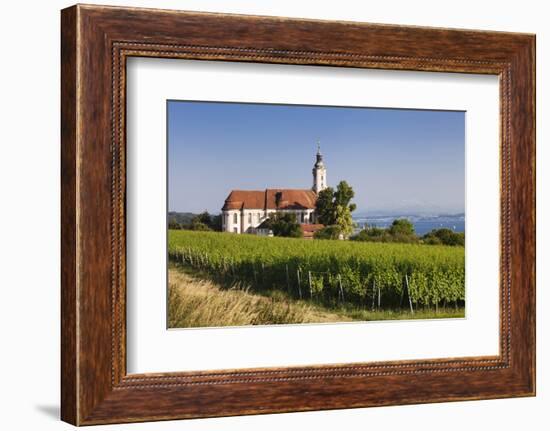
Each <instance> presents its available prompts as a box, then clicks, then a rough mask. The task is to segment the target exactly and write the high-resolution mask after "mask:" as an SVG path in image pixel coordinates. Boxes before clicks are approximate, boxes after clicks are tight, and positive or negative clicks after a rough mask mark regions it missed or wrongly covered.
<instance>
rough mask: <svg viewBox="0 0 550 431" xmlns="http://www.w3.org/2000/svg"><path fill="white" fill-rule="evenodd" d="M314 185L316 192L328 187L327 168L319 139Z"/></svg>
mask: <svg viewBox="0 0 550 431" xmlns="http://www.w3.org/2000/svg"><path fill="white" fill-rule="evenodd" d="M312 172H313V187H312V190H313V191H314V192H315V193H319V192H320V191H321V190H324V189H326V188H327V168H326V167H325V164H324V163H323V155H322V154H321V143H320V142H319V141H317V158H316V161H315V165H313V170H312Z"/></svg>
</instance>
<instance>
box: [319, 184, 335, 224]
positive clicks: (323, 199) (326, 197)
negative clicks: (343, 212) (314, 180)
mask: <svg viewBox="0 0 550 431" xmlns="http://www.w3.org/2000/svg"><path fill="white" fill-rule="evenodd" d="M333 202H334V189H333V188H332V187H327V188H326V189H324V190H321V191H320V192H319V194H318V195H317V201H316V204H315V213H316V214H317V221H318V222H319V223H321V224H324V225H325V226H330V225H333V224H334V221H335V218H336V217H335V215H334V204H333Z"/></svg>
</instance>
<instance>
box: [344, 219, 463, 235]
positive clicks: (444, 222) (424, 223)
mask: <svg viewBox="0 0 550 431" xmlns="http://www.w3.org/2000/svg"><path fill="white" fill-rule="evenodd" d="M397 218H406V219H408V220H410V221H411V222H412V224H413V226H414V230H415V232H416V234H417V235H424V234H426V233H428V232H430V231H431V230H433V229H442V228H447V229H451V230H453V231H455V232H464V231H465V220H464V216H463V215H457V216H430V217H426V216H362V217H353V220H354V221H355V223H357V225H358V228H359V229H362V228H363V226H364V225H365V223H366V224H368V225H369V226H376V227H380V228H383V229H385V228H387V227H389V226H391V224H392V222H393V221H394V220H395V219H397Z"/></svg>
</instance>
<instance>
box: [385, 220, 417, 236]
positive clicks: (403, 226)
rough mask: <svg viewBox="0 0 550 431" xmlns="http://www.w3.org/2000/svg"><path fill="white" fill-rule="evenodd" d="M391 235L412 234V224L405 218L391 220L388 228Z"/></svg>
mask: <svg viewBox="0 0 550 431" xmlns="http://www.w3.org/2000/svg"><path fill="white" fill-rule="evenodd" d="M388 232H389V233H390V234H391V235H414V225H413V224H412V223H411V222H410V221H409V220H407V219H406V218H400V219H396V220H394V221H393V223H392V224H391V226H390V227H389V229H388Z"/></svg>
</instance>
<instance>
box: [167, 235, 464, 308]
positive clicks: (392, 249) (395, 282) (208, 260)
mask: <svg viewBox="0 0 550 431" xmlns="http://www.w3.org/2000/svg"><path fill="white" fill-rule="evenodd" d="M168 255H169V259H170V261H171V263H172V264H174V265H182V266H184V267H187V268H192V269H193V270H195V271H199V272H200V273H203V274H206V275H208V276H209V277H210V278H211V279H213V280H216V281H220V282H223V283H225V284H236V283H239V284H241V285H244V286H247V287H248V288H250V289H251V290H252V291H256V292H259V293H261V292H266V291H271V290H275V289H276V290H279V291H283V292H286V294H288V295H289V296H291V297H293V298H297V299H307V300H311V301H314V302H318V303H322V304H325V305H327V306H337V305H339V304H340V305H343V304H346V305H353V306H358V307H364V308H369V309H375V308H376V309H383V308H388V309H389V308H410V310H411V312H412V311H414V310H416V309H419V308H425V307H435V308H436V309H437V307H440V306H443V307H445V306H450V305H453V306H459V305H460V306H463V304H464V299H465V298H464V294H465V288H464V279H465V271H464V265H465V262H464V248H463V247H447V246H433V245H430V246H427V245H418V244H395V243H359V242H351V241H336V240H314V241H306V240H303V239H292V238H266V237H257V236H252V235H235V234H226V233H218V232H195V231H186V230H171V231H169V236H168Z"/></svg>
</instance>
